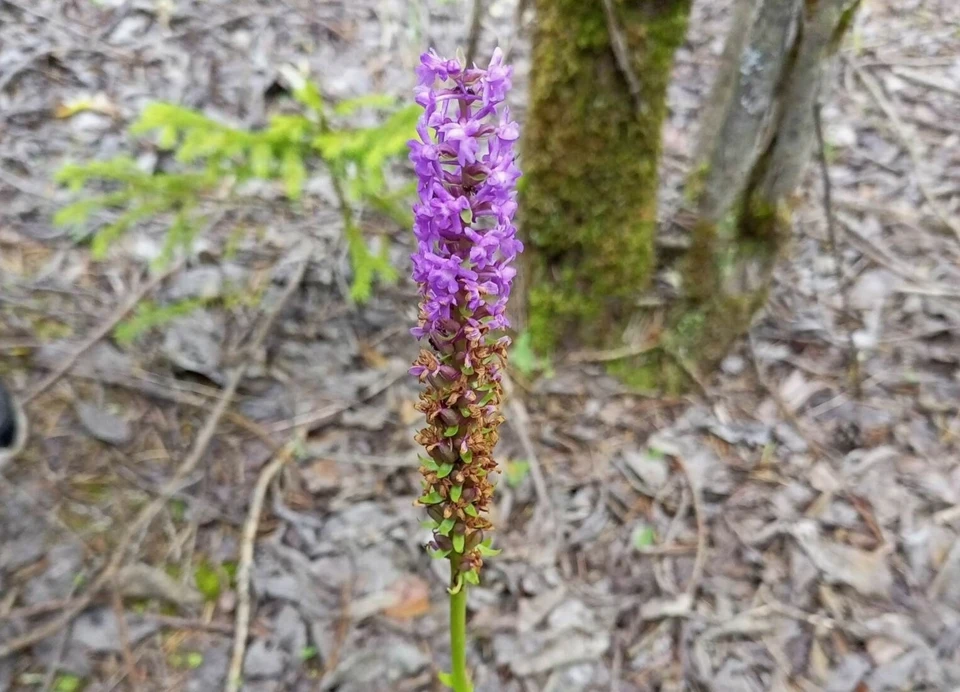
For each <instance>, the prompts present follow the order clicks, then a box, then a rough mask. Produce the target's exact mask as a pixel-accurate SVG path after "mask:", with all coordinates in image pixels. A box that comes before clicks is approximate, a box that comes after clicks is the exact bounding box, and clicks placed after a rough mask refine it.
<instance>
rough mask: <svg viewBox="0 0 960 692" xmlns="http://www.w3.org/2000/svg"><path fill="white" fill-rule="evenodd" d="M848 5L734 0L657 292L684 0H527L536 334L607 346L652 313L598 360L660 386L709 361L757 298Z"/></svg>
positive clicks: (823, 0)
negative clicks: (663, 160)
mask: <svg viewBox="0 0 960 692" xmlns="http://www.w3.org/2000/svg"><path fill="white" fill-rule="evenodd" d="M858 4H859V0H739V2H738V3H737V5H736V6H735V8H734V12H735V14H734V23H733V26H734V28H733V30H732V31H731V33H730V35H729V36H728V41H727V46H726V49H725V51H724V56H723V63H722V66H721V69H720V74H719V76H718V78H717V81H716V83H715V84H714V89H713V93H712V95H711V98H710V100H709V102H708V104H707V107H706V108H705V113H704V116H703V117H704V119H703V122H702V125H701V141H700V144H699V147H698V152H697V161H696V165H695V169H694V173H693V175H692V176H691V178H690V180H689V189H688V193H689V198H690V201H691V205H692V208H693V211H694V214H695V217H696V219H697V220H696V222H695V224H694V227H693V230H692V238H691V242H690V247H689V249H688V250H687V251H686V252H685V253H684V254H683V256H682V257H681V258H680V259H679V260H678V262H679V263H678V264H676V265H673V266H675V267H676V268H677V269H679V272H674V273H675V274H678V275H679V277H680V285H679V286H677V287H675V289H676V290H675V295H672V296H671V299H670V301H669V302H667V303H664V301H659V303H658V301H657V300H650V299H649V297H650V294H651V293H652V292H653V291H652V290H651V288H652V286H651V281H652V278H653V274H654V272H655V271H656V269H657V264H658V258H657V257H656V255H655V240H656V223H655V219H656V209H655V201H656V193H657V186H658V185H657V175H656V170H657V158H658V155H659V140H660V127H661V123H662V119H663V116H664V110H665V95H666V87H667V81H668V78H669V73H670V65H671V62H672V56H673V52H674V51H675V49H676V48H677V46H678V45H679V44H680V42H681V41H682V38H683V34H684V32H685V27H686V17H687V13H688V10H689V2H682V1H679V0H596V2H583V1H582V0H538V2H537V11H538V18H537V21H538V28H537V32H536V36H535V41H534V61H533V66H534V67H533V82H532V90H531V113H530V118H529V119H528V122H527V126H526V141H525V148H524V159H523V161H524V168H525V174H526V178H527V179H526V182H525V187H524V189H523V200H522V207H521V208H522V215H523V216H522V223H523V229H524V233H525V235H526V239H527V244H528V252H527V254H526V257H527V263H528V264H527V269H528V272H527V280H528V281H529V282H530V284H529V289H528V291H527V297H528V304H527V311H528V312H527V315H526V323H527V328H528V329H529V330H530V332H531V335H532V336H533V342H534V345H535V346H538V347H540V348H544V349H551V350H555V349H557V348H558V347H559V348H561V349H566V348H570V347H572V346H576V347H583V346H587V347H600V348H614V349H615V348H617V347H621V346H623V345H624V343H625V342H626V341H629V340H630V339H628V338H627V335H628V334H629V333H630V331H631V329H630V327H631V324H632V323H636V322H641V323H643V324H646V325H648V327H650V325H656V327H655V328H653V327H650V328H649V329H648V335H649V334H650V333H653V335H654V336H655V338H656V340H657V345H656V348H654V349H651V350H650V351H648V352H645V353H643V354H634V355H631V356H629V357H625V358H623V359H621V360H618V361H617V362H615V363H614V364H613V369H614V370H615V371H616V372H617V373H618V374H621V375H623V376H624V377H625V378H626V379H627V380H628V382H630V383H632V384H635V385H638V386H642V387H648V388H649V387H660V388H667V389H671V390H677V389H682V388H684V387H686V386H689V384H690V381H691V379H693V380H698V379H699V376H700V375H704V374H706V373H708V372H709V370H710V369H711V368H712V367H714V366H715V365H716V364H717V363H718V362H719V361H720V359H721V358H722V357H723V356H724V355H725V354H726V352H727V350H728V349H729V347H730V346H731V344H732V343H733V342H734V340H735V339H736V338H737V337H739V336H741V335H742V334H744V333H745V332H746V330H747V329H748V327H749V325H750V321H751V319H752V317H753V315H754V314H755V313H756V311H757V310H758V309H759V308H760V307H761V306H762V305H763V303H764V300H765V298H766V292H767V288H768V286H769V283H770V277H771V274H772V270H773V266H774V263H775V261H776V259H777V258H778V256H779V254H780V252H781V250H782V248H783V247H784V245H785V240H786V238H787V236H788V234H789V233H788V231H789V221H788V219H789V216H788V202H789V196H790V195H791V193H792V192H793V191H794V189H795V188H796V186H797V184H798V182H799V180H800V177H801V175H802V173H803V170H804V167H805V164H806V162H807V160H808V159H809V157H810V152H811V145H812V141H813V136H814V130H813V120H812V118H813V106H814V103H815V102H816V100H817V99H818V98H819V94H820V89H821V83H822V81H823V76H824V74H825V71H826V67H827V65H828V63H829V60H828V58H829V56H830V55H832V54H833V53H834V52H835V48H836V46H837V44H838V42H839V39H840V38H841V37H842V35H843V33H844V31H845V29H846V28H847V26H849V24H850V21H851V18H852V17H853V14H854V12H855V10H856V7H857V5H858ZM618 39H621V40H620V41H619V44H620V50H618V47H617V44H618ZM624 44H625V47H626V52H627V54H628V57H629V67H630V69H628V70H625V69H624V60H623V59H622V57H623V54H624V51H623V50H622V49H623V48H624ZM618 57H619V58H620V59H618ZM660 259H661V260H663V259H664V258H660ZM645 292H646V294H647V298H648V299H646V300H645V298H644V296H645ZM645 305H646V306H647V307H644V306H645ZM651 306H652V307H651Z"/></svg>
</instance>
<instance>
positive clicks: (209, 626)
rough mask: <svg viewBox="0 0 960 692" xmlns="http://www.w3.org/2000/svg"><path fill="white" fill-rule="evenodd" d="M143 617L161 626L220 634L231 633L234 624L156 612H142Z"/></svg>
mask: <svg viewBox="0 0 960 692" xmlns="http://www.w3.org/2000/svg"><path fill="white" fill-rule="evenodd" d="M143 617H144V618H145V619H147V620H151V621H153V622H155V623H157V624H158V625H160V626H161V627H170V628H172V629H178V630H200V631H203V632H219V633H221V634H233V630H234V626H233V623H232V622H204V621H203V620H195V619H190V618H181V617H176V616H174V615H160V614H158V613H144V615H143Z"/></svg>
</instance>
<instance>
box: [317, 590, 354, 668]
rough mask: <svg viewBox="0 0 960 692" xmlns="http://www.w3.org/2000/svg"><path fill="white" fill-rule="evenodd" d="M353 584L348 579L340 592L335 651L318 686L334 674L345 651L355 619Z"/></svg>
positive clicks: (326, 664)
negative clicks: (352, 605)
mask: <svg viewBox="0 0 960 692" xmlns="http://www.w3.org/2000/svg"><path fill="white" fill-rule="evenodd" d="M352 584H353V580H352V579H347V580H345V581H344V582H343V587H342V588H341V591H340V618H339V619H338V620H337V633H336V637H335V638H334V641H333V651H332V652H331V653H330V657H329V658H328V659H327V661H326V662H325V663H324V666H323V672H322V673H321V674H320V678H319V680H317V685H319V684H320V683H321V682H323V679H324V678H325V677H327V675H330V674H331V673H333V671H335V670H336V669H337V665H338V664H339V663H340V652H341V651H342V650H343V645H344V643H346V641H347V635H348V634H350V623H351V622H353V618H352V617H351V616H350V602H351V598H352Z"/></svg>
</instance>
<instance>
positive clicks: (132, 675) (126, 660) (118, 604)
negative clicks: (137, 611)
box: [110, 579, 143, 684]
mask: <svg viewBox="0 0 960 692" xmlns="http://www.w3.org/2000/svg"><path fill="white" fill-rule="evenodd" d="M110 600H111V602H112V605H113V616H114V617H115V618H116V619H117V635H118V638H119V640H120V651H121V653H122V655H123V667H124V670H125V672H126V676H127V679H128V680H130V682H131V683H133V684H138V683H141V682H143V681H142V679H141V677H140V674H139V673H138V672H137V660H136V659H135V658H134V656H133V649H131V648H130V628H129V627H127V616H126V613H124V612H123V597H122V596H121V595H120V587H119V585H118V584H117V580H116V579H114V580H113V584H112V586H111V589H110Z"/></svg>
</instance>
